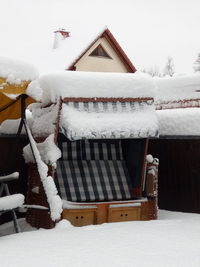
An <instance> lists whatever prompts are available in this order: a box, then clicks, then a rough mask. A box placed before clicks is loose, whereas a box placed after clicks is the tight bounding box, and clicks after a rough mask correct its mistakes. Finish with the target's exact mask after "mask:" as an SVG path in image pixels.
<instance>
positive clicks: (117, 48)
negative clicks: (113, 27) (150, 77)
mask: <svg viewBox="0 0 200 267" xmlns="http://www.w3.org/2000/svg"><path fill="white" fill-rule="evenodd" d="M102 37H105V38H106V39H107V40H108V42H109V44H110V45H111V46H112V48H113V49H114V50H115V51H116V53H117V54H118V56H119V57H120V58H121V60H122V61H123V63H124V64H125V65H126V67H127V69H128V72H132V73H134V72H136V70H137V69H136V68H135V67H134V65H133V64H132V62H131V61H130V59H129V58H128V56H127V55H126V53H125V52H124V50H123V49H122V48H121V46H120V45H119V43H118V42H117V40H116V39H115V37H114V36H113V35H112V33H111V32H110V31H109V30H108V29H106V30H104V31H103V33H101V34H100V35H99V36H97V38H96V39H95V40H94V41H93V42H92V43H91V44H90V45H89V46H88V48H86V49H85V51H84V52H83V53H82V54H81V55H80V56H79V57H78V58H77V59H76V60H75V61H74V62H73V63H72V64H71V65H70V66H69V67H68V68H67V70H74V68H75V65H76V63H77V62H78V61H79V60H80V59H81V58H82V56H83V55H84V54H85V53H86V52H87V51H88V50H89V49H90V48H91V47H92V46H93V45H94V44H95V42H96V41H97V40H98V39H99V38H102Z"/></svg>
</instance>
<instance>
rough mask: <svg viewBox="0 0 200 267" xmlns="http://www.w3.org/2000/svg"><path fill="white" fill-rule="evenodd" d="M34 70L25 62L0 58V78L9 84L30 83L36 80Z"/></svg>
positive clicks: (36, 76) (36, 72)
mask: <svg viewBox="0 0 200 267" xmlns="http://www.w3.org/2000/svg"><path fill="white" fill-rule="evenodd" d="M38 76H39V74H38V71H37V70H36V68H35V67H34V66H32V65H30V64H28V63H26V62H23V61H19V60H13V59H9V58H3V57H0V77H1V78H5V79H6V82H8V83H10V84H18V85H19V84H20V83H21V82H22V81H32V80H35V79H36V78H38Z"/></svg>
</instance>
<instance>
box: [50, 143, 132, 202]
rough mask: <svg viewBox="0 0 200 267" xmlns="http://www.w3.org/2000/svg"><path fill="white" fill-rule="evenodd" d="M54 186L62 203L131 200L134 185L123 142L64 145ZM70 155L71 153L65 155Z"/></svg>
mask: <svg viewBox="0 0 200 267" xmlns="http://www.w3.org/2000/svg"><path fill="white" fill-rule="evenodd" d="M60 147H61V148H62V151H63V158H62V159H61V160H59V161H58V164H57V176H56V178H55V183H56V185H57V188H58V192H59V194H60V196H61V198H62V199H65V200H68V201H75V202H85V201H86V202H87V201H109V200H128V199H132V198H133V194H132V185H131V180H130V177H129V173H128V170H127V167H126V163H125V161H124V160H123V159H122V158H123V157H122V151H121V144H120V141H118V140H115V142H109V141H108V142H90V141H88V140H82V141H77V142H67V143H66V142H64V143H62V144H60ZM66 151H68V152H66Z"/></svg>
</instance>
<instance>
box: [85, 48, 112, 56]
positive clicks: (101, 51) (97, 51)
mask: <svg viewBox="0 0 200 267" xmlns="http://www.w3.org/2000/svg"><path fill="white" fill-rule="evenodd" d="M90 56H93V57H106V58H111V57H110V56H109V55H108V53H107V52H106V51H105V49H104V48H103V47H102V46H101V45H98V46H97V47H96V48H95V49H94V50H93V51H92V53H91V54H90ZM111 59H112V58H111Z"/></svg>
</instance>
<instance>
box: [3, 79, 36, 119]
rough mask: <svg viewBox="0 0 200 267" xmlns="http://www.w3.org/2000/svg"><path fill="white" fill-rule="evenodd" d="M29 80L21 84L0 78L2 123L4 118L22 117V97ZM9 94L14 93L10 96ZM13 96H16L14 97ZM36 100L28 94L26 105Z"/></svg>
mask: <svg viewBox="0 0 200 267" xmlns="http://www.w3.org/2000/svg"><path fill="white" fill-rule="evenodd" d="M28 84H29V82H27V81H24V82H21V83H20V85H13V84H9V83H7V82H6V80H5V79H4V78H0V88H1V89H0V124H1V123H2V122H3V121H4V120H8V119H19V118H20V117H21V98H22V95H23V94H26V89H27V86H28ZM9 94H10V95H12V98H11V96H10V97H9ZM13 96H15V97H14V98H15V99H13ZM33 102H35V100H34V99H33V98H31V97H29V96H27V98H26V100H25V103H26V107H27V106H28V105H29V104H31V103H33Z"/></svg>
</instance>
